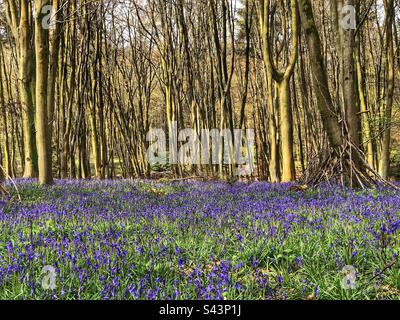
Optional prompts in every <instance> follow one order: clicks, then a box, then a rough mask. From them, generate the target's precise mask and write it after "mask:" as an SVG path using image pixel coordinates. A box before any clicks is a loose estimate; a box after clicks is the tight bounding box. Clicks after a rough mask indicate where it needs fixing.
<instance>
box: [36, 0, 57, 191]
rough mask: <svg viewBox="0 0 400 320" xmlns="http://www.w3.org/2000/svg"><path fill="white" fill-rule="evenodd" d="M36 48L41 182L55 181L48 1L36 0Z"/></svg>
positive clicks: (37, 137)
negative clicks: (49, 103)
mask: <svg viewBox="0 0 400 320" xmlns="http://www.w3.org/2000/svg"><path fill="white" fill-rule="evenodd" d="M34 4H35V50H36V96H35V97H36V99H35V100H36V126H37V133H36V144H37V147H38V156H39V183H40V184H51V183H53V175H52V159H51V154H50V152H49V151H50V150H51V147H50V146H49V144H50V141H49V130H50V128H49V122H48V106H47V80H48V67H49V51H48V49H49V48H48V30H46V29H45V28H43V26H42V21H43V13H42V8H43V6H44V5H47V4H48V2H47V1H44V0H35V2H34Z"/></svg>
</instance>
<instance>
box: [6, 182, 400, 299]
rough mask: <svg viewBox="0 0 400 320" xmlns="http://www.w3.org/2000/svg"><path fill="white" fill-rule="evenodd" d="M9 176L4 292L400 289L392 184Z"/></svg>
mask: <svg viewBox="0 0 400 320" xmlns="http://www.w3.org/2000/svg"><path fill="white" fill-rule="evenodd" d="M8 187H9V188H10V189H13V190H14V191H13V197H12V199H10V200H0V299H229V300H230V299H309V300H310V299H399V298H400V271H399V262H398V260H397V258H398V254H399V253H400V194H399V193H397V192H396V191H393V190H387V189H379V188H378V189H373V190H369V191H352V190H347V189H342V188H339V187H332V186H321V187H319V188H314V189H309V190H306V191H304V192H292V191H290V188H289V187H290V185H287V184H286V185H285V184H276V185H271V184H267V183H261V182H254V183H236V184H234V185H230V184H227V183H223V182H204V183H203V182H193V181H186V182H150V181H133V180H132V181H102V182H100V181H57V182H56V184H55V185H54V186H51V187H41V186H39V185H38V184H37V183H36V182H35V181H23V180H20V181H17V188H18V193H19V196H20V199H19V198H18V194H17V191H15V188H13V187H12V184H9V185H8ZM45 266H52V267H54V268H55V271H56V277H55V288H53V289H49V288H46V286H43V277H44V274H43V273H42V271H43V267H45ZM345 266H353V267H354V268H355V269H356V274H355V275H351V276H350V275H349V273H348V272H349V271H347V272H346V270H348V267H347V269H346V267H345ZM350 282H352V285H350V286H349V285H347V286H346V284H349V283H350Z"/></svg>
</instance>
